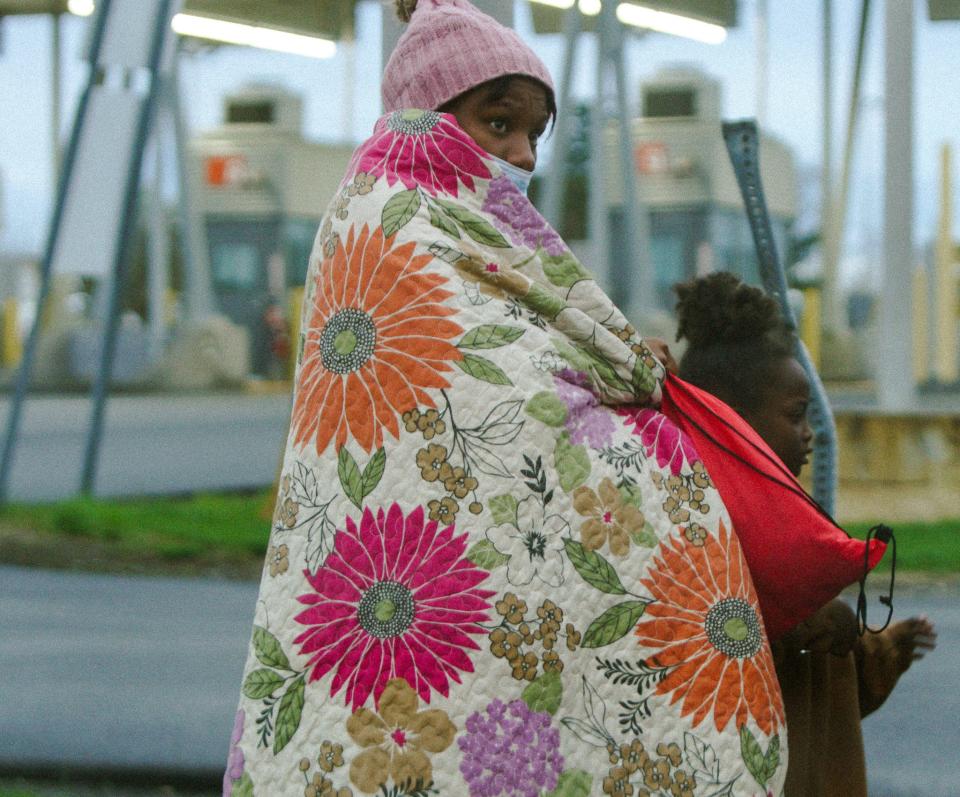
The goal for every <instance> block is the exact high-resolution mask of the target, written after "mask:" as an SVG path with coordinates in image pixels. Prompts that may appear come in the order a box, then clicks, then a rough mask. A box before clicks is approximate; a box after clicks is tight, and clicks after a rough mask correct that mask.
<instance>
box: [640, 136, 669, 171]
mask: <svg viewBox="0 0 960 797" xmlns="http://www.w3.org/2000/svg"><path fill="white" fill-rule="evenodd" d="M633 160H634V162H635V163H636V166H637V171H638V172H640V174H666V172H667V171H668V170H669V168H670V158H669V156H668V153H667V145H666V144H664V143H663V142H662V141H648V142H646V143H643V144H638V145H637V146H636V148H634V150H633Z"/></svg>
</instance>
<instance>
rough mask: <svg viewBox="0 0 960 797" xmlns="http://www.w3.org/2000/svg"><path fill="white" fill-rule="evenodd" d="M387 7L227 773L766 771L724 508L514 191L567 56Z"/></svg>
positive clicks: (324, 247)
mask: <svg viewBox="0 0 960 797" xmlns="http://www.w3.org/2000/svg"><path fill="white" fill-rule="evenodd" d="M399 6H400V9H399V10H400V14H401V17H402V18H404V19H406V20H408V21H409V27H408V28H407V30H406V32H405V33H404V35H403V37H401V39H400V42H399V43H398V45H397V48H396V50H395V52H394V54H393V56H392V57H391V59H390V61H389V63H388V64H387V67H386V70H385V73H384V80H383V99H384V106H385V108H386V110H387V115H386V116H384V117H383V118H382V119H381V120H380V121H379V122H378V123H377V126H376V128H375V130H374V133H373V136H372V137H371V138H370V139H369V140H368V141H367V142H365V143H364V144H363V145H361V147H360V148H359V149H358V150H357V153H356V154H355V156H354V158H353V161H352V163H351V166H350V168H349V169H348V172H347V175H346V177H345V179H344V182H343V183H342V187H341V190H340V191H339V193H338V195H337V196H336V197H335V198H334V200H333V202H332V203H331V205H330V207H329V209H328V212H327V215H326V217H325V220H324V222H323V224H322V226H321V230H320V234H319V235H318V237H317V241H316V244H315V249H314V253H313V255H312V257H311V261H310V269H309V273H308V277H307V293H306V298H305V302H304V308H303V324H302V328H303V329H304V330H305V332H304V334H303V336H302V338H301V341H300V356H299V360H298V362H299V366H298V371H297V377H296V391H295V396H294V407H293V415H292V420H291V430H290V437H289V440H288V446H287V451H286V456H285V462H284V469H283V475H282V479H281V489H280V495H279V496H278V500H277V510H276V516H275V522H274V527H273V534H272V537H271V545H270V550H269V552H268V557H267V565H268V566H267V568H266V570H265V572H264V578H263V582H262V586H261V600H260V602H259V603H258V610H257V617H256V621H255V626H254V633H253V639H252V643H251V649H250V655H249V657H248V664H247V667H246V671H245V677H244V683H243V698H242V700H241V706H240V711H239V713H238V715H237V723H236V727H235V730H234V735H233V744H232V748H231V759H230V765H229V767H228V771H227V774H226V776H225V779H224V785H225V793H232V794H234V795H236V794H238V793H240V794H254V793H255V794H258V795H259V794H268V795H271V796H272V795H288V794H289V795H293V794H296V795H300V794H304V795H306V797H316V796H317V795H328V794H330V795H340V796H341V797H342V795H347V794H380V795H391V797H400V795H411V797H412V795H421V794H445V795H490V796H491V797H492V796H493V795H524V796H526V795H531V797H533V796H537V797H539V795H542V794H553V795H586V794H609V795H641V794H673V795H695V794H721V793H722V794H731V795H733V794H755V793H758V792H766V791H767V790H770V791H772V792H773V793H777V794H778V793H779V792H780V790H781V785H782V782H783V775H784V771H785V768H786V755H785V744H784V739H783V735H782V734H783V709H782V705H781V699H780V693H779V689H778V687H777V683H776V678H775V675H774V672H773V662H772V658H771V655H770V648H769V644H768V643H767V639H766V635H765V632H764V629H763V622H762V619H761V617H760V614H759V611H758V609H757V602H756V596H755V594H754V591H753V585H752V583H751V580H750V576H749V573H748V571H747V569H746V566H745V564H744V561H743V558H742V555H741V552H740V548H739V545H738V542H737V539H736V536H735V534H734V532H733V530H732V528H731V526H730V523H729V518H728V516H727V514H726V512H725V510H724V508H723V505H722V502H721V501H720V498H719V495H718V494H717V493H716V491H715V490H714V488H713V486H712V483H711V481H710V477H709V475H708V474H707V473H706V470H705V469H704V467H703V465H702V463H701V462H700V460H699V458H698V456H697V454H696V451H695V450H694V449H693V447H692V445H691V444H690V442H689V440H687V439H686V438H685V437H683V436H682V435H681V434H680V433H679V432H678V430H677V429H676V427H674V426H673V425H672V424H671V423H670V422H669V421H668V420H667V419H666V418H665V417H664V416H662V415H660V414H659V413H658V412H657V411H656V410H655V409H654V407H656V406H657V403H658V401H659V398H660V383H661V381H662V379H663V376H664V372H663V368H662V366H661V365H660V363H659V362H658V360H657V359H656V358H655V357H654V356H653V354H652V352H651V350H650V348H649V347H648V346H647V344H646V343H645V342H644V341H643V340H642V339H641V338H639V337H638V336H637V334H636V332H635V331H634V330H633V328H632V327H631V326H630V325H629V324H628V323H627V321H626V320H625V319H624V317H623V315H622V314H621V313H620V311H619V310H618V309H617V308H616V307H614V306H613V305H612V304H611V303H610V300H609V299H608V298H607V297H606V296H605V295H604V294H603V292H602V291H601V290H600V289H599V288H598V287H597V285H596V284H595V283H594V281H593V280H592V278H591V276H590V274H589V273H588V272H587V271H586V270H585V269H584V268H583V267H582V266H581V265H580V264H579V263H578V262H577V260H576V259H575V258H574V257H573V255H572V254H571V253H570V251H569V250H568V249H567V247H566V245H565V244H564V243H563V241H562V240H561V239H560V238H559V236H558V235H557V234H556V233H555V232H554V231H553V230H552V229H551V228H550V227H549V225H548V224H547V223H546V221H545V220H544V219H543V218H542V217H541V216H540V215H539V213H537V211H536V210H535V209H534V207H533V206H532V205H531V204H530V203H529V201H528V200H527V199H526V196H525V187H526V183H527V181H528V180H529V176H530V172H531V170H532V169H533V166H534V164H535V162H536V152H537V142H538V140H539V138H540V136H541V135H542V134H543V132H544V130H545V129H546V128H547V126H548V125H549V123H550V121H551V119H552V117H553V114H554V107H555V105H554V94H553V86H552V82H551V79H550V76H549V74H548V72H547V70H546V68H545V67H544V66H543V64H542V62H541V61H540V59H539V58H537V56H536V55H535V54H534V53H533V52H532V51H531V50H530V49H529V48H528V47H527V46H526V45H525V44H523V42H522V41H521V40H520V39H519V37H517V36H516V34H515V33H514V32H513V31H511V30H509V29H507V28H504V27H503V26H501V25H499V24H498V23H497V22H495V21H494V20H493V19H491V18H490V17H488V16H486V15H483V14H481V13H479V12H478V11H477V10H476V9H475V8H474V7H473V6H472V5H470V4H469V3H468V2H465V0H420V3H419V4H418V3H416V2H409V1H408V2H402V3H400V4H399ZM417 109H419V110H417Z"/></svg>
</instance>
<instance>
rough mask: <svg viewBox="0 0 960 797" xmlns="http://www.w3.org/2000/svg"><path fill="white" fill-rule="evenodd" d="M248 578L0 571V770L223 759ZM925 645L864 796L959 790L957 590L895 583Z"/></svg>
mask: <svg viewBox="0 0 960 797" xmlns="http://www.w3.org/2000/svg"><path fill="white" fill-rule="evenodd" d="M256 594H257V585H256V584H254V583H238V582H229V581H212V580H202V579H168V578H144V577H119V576H106V575H89V574H78V573H64V572H50V571H44V570H34V569H26V568H15V567H0V771H6V772H10V771H15V770H17V769H18V768H19V769H21V770H24V769H26V770H31V771H41V770H42V769H51V768H52V769H57V768H67V769H74V770H85V771H92V772H117V771H130V772H137V771H142V772H145V773H146V772H149V773H153V774H157V773H160V774H162V773H173V774H175V775H187V776H189V775H190V774H193V775H195V776H196V779H197V780H202V781H205V782H211V781H215V779H216V778H217V777H218V775H219V773H220V772H221V771H222V767H223V764H224V761H225V759H226V752H227V744H228V741H229V737H230V730H231V728H232V725H233V715H234V712H235V710H236V703H237V697H238V694H239V687H240V679H241V675H242V669H243V662H244V656H245V652H246V645H247V641H248V639H249V634H250V630H251V622H252V618H253V611H254V603H255V601H256ZM895 606H896V612H895V617H897V618H902V617H907V616H909V615H911V614H919V613H926V614H928V615H929V616H930V617H931V619H932V620H933V621H934V623H935V624H936V626H937V630H938V632H939V640H938V647H937V650H936V651H934V652H933V653H932V654H930V655H929V656H928V657H927V658H926V659H924V660H923V661H921V662H919V663H918V664H916V665H915V666H914V667H913V668H912V669H911V670H910V671H909V672H907V673H906V674H905V675H904V677H903V678H902V679H901V682H900V684H899V685H898V687H897V689H896V690H895V691H894V693H893V695H892V696H891V698H890V699H889V700H888V702H887V704H886V705H884V706H883V707H882V708H881V709H880V710H879V711H878V712H876V714H874V715H872V716H871V717H868V718H867V720H866V721H865V722H864V737H865V740H866V747H867V762H868V773H869V780H870V794H871V797H913V795H927V796H929V795H939V796H940V797H949V796H951V795H960V769H958V768H957V767H956V765H955V761H956V756H957V750H958V749H960V722H958V717H960V588H958V587H957V585H956V582H954V584H953V585H952V586H936V585H934V586H928V587H923V588H919V587H913V588H909V589H907V588H904V587H901V588H900V589H899V590H898V593H897V595H896V599H895Z"/></svg>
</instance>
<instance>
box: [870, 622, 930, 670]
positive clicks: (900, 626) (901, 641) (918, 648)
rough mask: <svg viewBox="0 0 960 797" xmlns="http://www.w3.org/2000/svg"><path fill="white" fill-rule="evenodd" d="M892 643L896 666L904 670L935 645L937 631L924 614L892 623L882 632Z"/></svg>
mask: <svg viewBox="0 0 960 797" xmlns="http://www.w3.org/2000/svg"><path fill="white" fill-rule="evenodd" d="M883 633H884V634H885V635H886V636H888V637H889V639H890V642H891V643H892V644H893V650H894V654H895V656H896V660H897V668H898V669H899V670H900V672H904V671H905V670H906V669H907V668H908V667H909V666H910V665H911V664H913V662H915V661H919V660H920V659H922V658H923V657H924V655H926V653H927V651H929V650H933V649H934V648H935V647H936V646H937V632H936V631H935V630H934V628H933V623H931V622H930V620H929V619H928V618H927V616H926V615H920V617H910V618H908V619H906V620H901V621H900V622H899V623H894V624H893V625H891V626H890V627H889V628H887V630H886V631H884V632H883Z"/></svg>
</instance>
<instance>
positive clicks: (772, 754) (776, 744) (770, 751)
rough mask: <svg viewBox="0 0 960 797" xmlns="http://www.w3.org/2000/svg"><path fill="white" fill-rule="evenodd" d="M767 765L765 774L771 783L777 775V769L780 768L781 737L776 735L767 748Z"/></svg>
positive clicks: (765, 757) (764, 758) (765, 759)
mask: <svg viewBox="0 0 960 797" xmlns="http://www.w3.org/2000/svg"><path fill="white" fill-rule="evenodd" d="M763 760H764V763H765V765H766V766H765V769H764V774H765V775H766V776H767V780H768V781H769V780H770V779H771V778H772V777H773V776H774V775H776V774H777V768H778V767H779V766H780V736H779V734H777V735H775V736H774V737H773V738H772V739H771V740H770V744H769V745H768V746H767V754H766V755H765V756H764V757H763Z"/></svg>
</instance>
